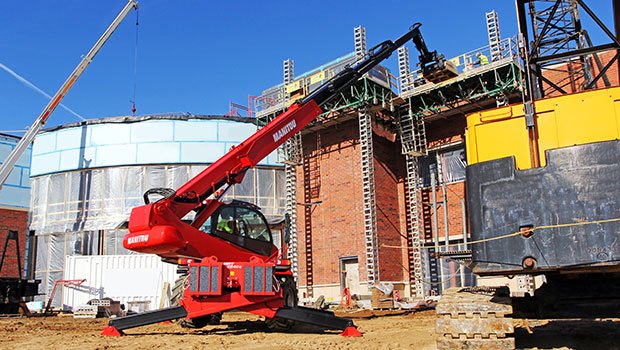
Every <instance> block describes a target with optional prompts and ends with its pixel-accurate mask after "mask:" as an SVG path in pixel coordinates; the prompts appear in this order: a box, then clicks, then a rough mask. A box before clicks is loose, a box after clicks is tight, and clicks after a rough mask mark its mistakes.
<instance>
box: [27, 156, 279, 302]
mask: <svg viewBox="0 0 620 350" xmlns="http://www.w3.org/2000/svg"><path fill="white" fill-rule="evenodd" d="M205 167H206V166H204V165H199V166H196V165H191V166H190V165H184V166H177V165H175V166H163V165H162V166H140V167H115V168H102V169H91V170H84V171H75V172H66V173H57V174H50V175H42V176H37V177H34V178H33V179H32V196H31V208H32V219H31V223H30V229H31V230H35V234H36V235H37V245H36V254H37V255H36V266H35V276H36V278H37V279H41V286H40V289H39V292H40V293H42V294H43V295H41V296H39V297H38V300H44V299H45V300H47V298H48V297H49V294H50V292H51V290H52V288H53V286H54V282H55V281H56V280H59V279H62V277H63V272H64V271H65V258H66V257H67V256H89V255H99V254H103V255H129V254H133V252H131V251H128V250H127V249H125V248H124V247H123V237H124V236H125V234H126V233H127V230H122V229H117V227H119V225H120V224H122V223H124V222H125V221H127V220H128V219H129V214H130V213H131V209H132V208H133V207H135V206H138V205H142V204H143V203H144V200H143V198H142V195H143V193H144V192H145V191H146V190H147V189H150V188H153V187H168V188H178V187H179V186H181V185H182V184H184V183H185V182H187V180H188V179H190V178H191V177H193V176H195V175H196V174H198V173H199V172H200V171H202V170H203V169H204V168H205ZM284 188H285V178H284V170H283V169H277V168H256V169H251V170H249V171H248V173H247V174H246V176H245V178H244V179H243V182H242V183H241V184H238V185H236V186H233V188H232V189H231V190H229V191H228V193H227V198H234V199H240V200H243V201H247V202H250V203H254V204H257V205H258V206H260V207H261V208H262V211H263V213H264V214H265V216H267V218H268V219H272V220H273V219H274V218H281V217H283V216H284V207H285V194H284ZM191 216H192V215H191V214H190V215H188V216H187V217H186V218H191ZM61 302H62V300H61V293H59V294H58V295H56V296H55V297H54V301H53V305H54V306H60V304H61Z"/></svg>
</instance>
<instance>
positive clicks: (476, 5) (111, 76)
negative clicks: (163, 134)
mask: <svg viewBox="0 0 620 350" xmlns="http://www.w3.org/2000/svg"><path fill="white" fill-rule="evenodd" d="M125 3H126V1H125V0H108V1H84V0H55V1H49V0H45V1H44V0H30V1H3V2H2V3H1V4H0V23H2V25H1V26H0V64H3V65H5V66H6V67H8V68H10V69H12V70H14V71H15V72H16V73H18V74H20V75H22V76H24V77H25V78H26V79H28V80H30V81H31V82H32V83H34V84H35V85H37V86H38V87H40V88H41V89H43V90H44V91H46V92H47V93H49V94H50V95H51V94H54V92H55V91H56V90H57V89H58V87H59V86H60V85H61V84H62V83H63V82H64V80H65V79H66V77H67V76H68V74H69V73H70V72H71V71H72V70H73V69H74V68H75V66H76V65H77V63H78V62H79V61H80V58H81V55H83V54H85V53H86V52H87V51H88V49H89V48H90V47H91V46H92V45H93V43H94V42H95V40H96V39H97V38H98V37H99V36H100V35H101V34H102V33H103V31H104V30H105V28H106V27H107V26H108V25H109V24H110V22H111V21H112V19H113V18H114V17H115V16H116V14H117V13H118V12H119V11H120V9H121V8H122V7H123V6H124V4H125ZM590 3H592V4H591V6H592V7H593V8H594V9H595V10H596V11H597V12H598V13H599V15H600V16H601V17H602V18H603V20H605V21H606V23H610V22H611V1H600V2H599V1H596V2H595V3H593V2H592V1H590ZM608 3H609V4H608ZM492 9H495V10H496V11H498V13H499V16H500V28H501V32H502V36H503V37H506V36H512V35H514V34H515V33H516V31H517V29H516V27H517V25H516V18H515V10H514V1H509V0H502V1H499V0H479V1H463V0H461V1H456V0H447V1H441V2H439V1H419V0H415V1H414V0H410V1H391V0H384V1H372V2H370V1H324V0H315V1H293V2H291V1H204V0H203V1H198V0H184V1H166V0H144V1H141V2H140V11H139V16H140V26H139V27H140V28H139V44H138V52H139V57H138V64H137V98H136V103H137V108H138V112H137V114H152V113H166V112H191V113H194V114H224V113H226V112H227V111H228V103H229V101H231V100H232V101H235V102H237V103H240V104H244V105H245V104H246V103H247V96H248V95H258V94H260V92H261V91H262V90H263V89H265V88H268V87H270V86H273V85H276V84H278V83H280V82H281V81H282V61H283V60H284V59H287V58H292V59H294V60H295V71H296V73H297V74H301V73H303V72H305V71H307V70H310V69H312V68H314V67H316V66H319V65H321V64H323V63H326V62H328V61H330V60H332V59H334V58H337V57H339V56H342V55H344V54H347V53H349V52H351V51H353V28H354V27H355V26H358V25H360V24H361V25H363V26H365V27H366V30H367V37H368V45H369V47H370V46H373V45H374V44H376V43H378V42H380V41H382V40H386V39H395V38H397V37H398V36H400V35H401V34H403V33H404V32H405V31H406V30H407V29H408V28H409V26H410V25H411V24H412V23H414V22H422V23H423V26H422V32H423V34H424V37H425V39H426V41H427V44H428V45H429V47H430V48H431V50H432V49H437V50H438V51H440V52H442V53H444V54H445V55H446V56H447V57H452V56H455V55H458V54H459V53H462V52H466V51H469V50H472V49H475V48H478V47H481V46H483V45H486V44H487V37H486V24H485V19H484V13H485V12H487V11H490V10H492ZM582 17H586V16H585V14H582ZM135 22H136V15H135V13H133V12H132V13H130V14H129V16H128V17H127V18H126V19H125V21H124V22H123V23H122V24H121V26H120V27H119V29H118V30H117V31H116V32H115V33H114V34H113V35H112V37H111V38H110V40H109V41H108V43H106V45H105V46H104V47H103V49H102V50H101V52H100V53H99V54H98V55H97V57H96V58H95V59H94V61H93V63H92V64H91V65H90V66H89V67H88V69H87V70H86V72H85V73H84V74H83V75H82V77H81V78H80V79H79V80H78V82H77V83H76V84H75V86H74V87H73V89H72V90H71V91H70V92H69V94H68V95H67V97H66V98H65V99H64V100H63V103H64V104H65V105H66V106H68V107H69V108H71V109H72V110H74V111H75V112H77V113H78V114H80V115H82V116H84V117H85V118H100V117H108V116H117V115H129V114H131V103H130V102H129V101H130V100H131V99H132V96H133V86H134V42H135V27H136V26H135ZM585 22H586V23H585V25H586V27H588V28H592V26H590V22H589V21H587V20H586V21H585ZM592 36H593V37H594V38H595V41H599V42H602V41H605V42H607V40H604V38H603V36H602V35H600V34H599V33H597V32H596V31H594V30H593V31H592ZM410 51H411V53H412V63H414V62H415V61H416V59H415V57H417V55H415V50H414V49H413V47H412V46H410ZM394 56H395V55H394ZM394 56H393V57H391V58H390V61H389V62H388V63H387V66H388V67H390V68H391V69H392V71H393V73H396V59H395V57H394ZM46 103H47V100H46V99H45V98H44V97H43V96H41V95H40V94H38V93H37V92H35V91H33V90H31V89H30V88H28V87H26V86H24V84H22V83H21V82H19V81H18V80H16V79H15V78H14V77H12V76H11V75H9V74H8V73H6V72H5V71H3V70H0V130H3V131H5V130H14V129H24V128H25V127H26V126H28V125H30V124H31V123H32V121H34V119H35V118H36V117H37V116H38V114H39V113H40V112H41V109H42V108H43V107H44V106H45V104H46ZM78 120H79V119H78V118H77V117H76V116H74V115H72V114H71V113H69V112H68V111H66V110H63V109H61V108H58V109H57V110H56V112H55V113H54V114H53V115H52V117H51V118H50V120H49V121H48V124H47V126H53V125H59V124H64V123H68V122H74V121H78Z"/></svg>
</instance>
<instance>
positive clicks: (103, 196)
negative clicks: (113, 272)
mask: <svg viewBox="0 0 620 350" xmlns="http://www.w3.org/2000/svg"><path fill="white" fill-rule="evenodd" d="M204 168H205V166H196V165H182V166H176V165H175V166H141V167H115V168H102V169H92V170H84V171H75V172H66V173H57V174H50V175H43V176H37V177H35V178H33V179H32V196H31V208H32V221H31V223H30V229H31V230H34V231H35V233H36V234H37V235H45V234H51V233H59V232H71V231H98V230H113V229H115V228H116V227H118V226H119V225H120V224H122V223H123V222H125V221H127V220H128V218H129V214H130V213H131V209H132V208H133V207H136V206H139V205H142V204H143V203H144V202H143V198H142V195H143V193H144V192H146V190H148V189H150V188H154V187H167V188H178V187H180V186H181V185H182V184H184V183H185V182H187V181H188V179H190V178H191V177H193V176H194V175H196V174H198V173H199V172H200V171H202V170H203V169H204ZM284 185H285V184H284V171H283V170H282V169H274V168H257V169H251V170H249V171H248V173H247V174H246V176H245V178H244V180H243V182H242V183H241V184H238V185H236V186H233V188H232V190H231V191H229V192H228V194H227V195H228V197H230V198H235V199H240V200H244V201H247V202H251V203H254V204H256V205H258V206H260V207H261V208H262V210H263V213H264V214H265V215H266V216H267V217H274V216H283V215H284V206H285V205H284V202H285V195H284Z"/></svg>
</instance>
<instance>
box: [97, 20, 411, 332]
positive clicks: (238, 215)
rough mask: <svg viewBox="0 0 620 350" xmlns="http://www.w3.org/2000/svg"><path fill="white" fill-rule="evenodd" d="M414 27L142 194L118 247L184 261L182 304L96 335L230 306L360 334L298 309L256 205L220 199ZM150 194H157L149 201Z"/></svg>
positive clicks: (326, 315)
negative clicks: (197, 168)
mask: <svg viewBox="0 0 620 350" xmlns="http://www.w3.org/2000/svg"><path fill="white" fill-rule="evenodd" d="M419 27H420V24H419V23H416V24H415V25H413V26H412V27H411V28H410V30H409V32H407V33H406V34H405V35H403V36H401V37H400V38H398V39H397V40H396V41H394V42H392V41H391V40H387V41H384V42H382V43H381V44H379V45H377V46H375V47H374V48H372V49H370V50H369V52H368V53H367V55H366V56H365V57H364V58H363V59H362V60H360V61H358V63H356V64H355V65H353V66H352V67H347V68H345V69H344V70H343V71H341V72H340V73H338V74H336V75H335V76H334V77H333V78H332V79H330V80H329V81H327V82H325V83H324V84H323V85H321V86H320V87H319V88H317V89H316V90H315V91H314V92H312V93H311V94H310V95H308V96H307V97H305V98H304V99H303V100H301V101H297V102H295V103H293V104H292V105H291V106H290V107H289V108H288V110H287V111H285V112H284V113H282V114H280V115H279V116H278V117H276V118H275V119H274V120H272V121H271V122H270V123H268V124H267V125H266V126H265V127H264V128H262V129H260V130H258V131H257V132H256V133H255V134H253V135H252V136H250V137H249V138H248V139H247V140H245V141H243V142H242V143H240V144H239V145H238V146H236V147H234V148H232V149H231V150H230V151H229V152H228V153H227V154H225V155H224V156H223V157H222V158H220V159H218V160H217V161H216V162H215V163H213V164H212V165H210V166H209V167H208V168H206V169H205V170H204V171H202V172H201V173H200V174H198V175H197V176H196V177H194V178H193V179H192V180H190V181H189V182H187V183H186V184H184V185H183V186H181V187H180V188H179V189H177V190H176V191H175V190H172V189H164V188H155V189H151V190H149V191H147V192H146V193H145V195H144V199H145V203H146V204H145V205H143V206H140V207H136V208H134V209H133V210H132V212H131V217H130V220H129V233H128V234H127V235H126V236H125V239H124V241H123V245H124V246H125V248H127V249H130V250H133V251H136V252H140V253H150V254H157V255H159V256H160V257H162V259H164V260H165V261H168V262H174V263H176V262H177V261H178V260H179V259H181V260H185V261H186V262H187V263H188V266H189V278H188V283H187V285H186V287H185V290H184V292H183V298H182V299H181V300H180V304H181V305H180V306H173V307H170V308H166V309H161V310H155V311H150V312H145V313H141V314H136V315H131V316H126V317H120V318H116V319H112V320H110V322H109V325H108V327H106V328H105V329H104V331H103V333H102V335H117V336H118V335H122V334H123V333H122V331H123V330H125V329H128V328H133V327H138V326H143V325H147V324H151V323H156V322H162V321H166V320H172V319H179V318H186V319H189V320H199V319H201V318H205V317H209V315H215V314H219V313H221V312H225V311H229V310H232V309H235V310H239V311H246V312H249V313H253V314H256V315H260V316H265V317H267V318H268V319H284V320H292V321H299V322H305V323H310V324H315V325H319V326H322V327H325V328H329V329H340V330H344V332H343V333H342V334H343V335H358V336H359V335H361V334H360V333H359V332H358V331H357V329H356V328H355V326H354V325H353V322H352V321H351V320H349V319H344V318H340V317H336V316H334V315H333V313H331V312H325V311H319V310H314V309H308V308H304V307H300V306H297V290H296V287H295V282H294V280H293V275H292V272H291V269H290V262H289V261H288V260H286V259H283V258H281V257H279V253H278V249H277V248H276V246H275V245H273V243H272V238H271V233H270V230H269V227H268V225H267V224H266V220H265V217H264V216H263V214H262V213H261V212H260V211H259V208H258V207H256V206H254V205H252V204H249V203H244V202H239V201H233V202H232V203H230V204H225V203H224V202H223V201H222V200H221V199H222V197H223V195H224V193H225V192H226V190H227V189H228V188H230V186H232V185H234V184H238V183H240V182H241V181H242V180H243V177H244V175H245V174H246V172H247V170H248V169H250V168H252V167H254V166H256V164H257V163H258V162H259V161H260V160H262V159H263V158H265V157H266V156H267V155H269V154H270V153H271V152H273V151H274V150H276V149H277V148H278V147H279V146H280V145H282V144H283V143H284V142H285V141H286V140H287V139H289V138H290V137H291V136H293V135H294V134H296V133H297V132H299V131H300V130H301V129H302V128H304V127H305V126H306V125H308V123H310V122H311V121H312V120H314V119H315V118H316V117H317V116H319V115H320V114H321V113H323V110H322V109H321V106H323V105H325V103H327V102H329V101H330V100H332V99H333V98H335V97H336V96H338V94H339V93H340V92H341V91H343V90H344V89H346V88H348V87H349V86H351V85H352V84H354V83H355V82H356V81H357V80H358V79H359V78H361V77H362V76H363V75H364V74H366V73H367V72H369V71H370V70H371V69H372V68H373V67H375V66H376V65H378V64H379V63H380V62H381V61H383V60H384V59H386V58H387V57H389V56H390V55H391V54H392V52H394V51H395V50H396V49H397V48H399V47H400V46H402V45H404V44H405V43H406V42H407V41H409V40H412V39H416V40H419V39H418V37H419V36H420V32H419ZM154 194H155V195H159V196H161V197H162V198H161V199H159V200H158V201H156V202H154V203H150V198H149V197H150V196H151V195H154ZM191 211H194V212H195V217H194V219H193V221H191V223H186V222H185V221H183V220H182V218H184V217H185V216H186V215H187V214H188V213H190V212H191ZM198 323H201V322H198ZM203 324H206V323H203Z"/></svg>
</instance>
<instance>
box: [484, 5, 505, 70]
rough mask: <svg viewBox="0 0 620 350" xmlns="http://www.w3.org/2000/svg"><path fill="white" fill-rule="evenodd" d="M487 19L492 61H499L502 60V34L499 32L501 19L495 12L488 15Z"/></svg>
mask: <svg viewBox="0 0 620 350" xmlns="http://www.w3.org/2000/svg"><path fill="white" fill-rule="evenodd" d="M486 18H487V34H488V37H489V48H490V52H491V61H497V60H500V59H501V58H502V47H501V40H502V38H501V33H500V31H499V17H498V16H497V12H495V10H493V11H491V12H487V13H486Z"/></svg>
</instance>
